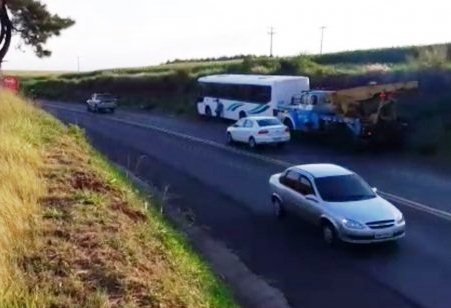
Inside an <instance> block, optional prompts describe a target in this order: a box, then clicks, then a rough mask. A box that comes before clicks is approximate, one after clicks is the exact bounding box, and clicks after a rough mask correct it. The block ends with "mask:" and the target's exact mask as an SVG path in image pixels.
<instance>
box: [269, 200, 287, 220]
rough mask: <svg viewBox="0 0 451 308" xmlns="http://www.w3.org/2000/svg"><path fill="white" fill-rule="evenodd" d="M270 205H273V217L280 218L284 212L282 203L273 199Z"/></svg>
mask: <svg viewBox="0 0 451 308" xmlns="http://www.w3.org/2000/svg"><path fill="white" fill-rule="evenodd" d="M272 205H273V209H274V215H275V216H276V217H277V218H282V217H283V216H284V214H285V211H284V209H283V206H282V202H280V200H279V199H277V198H273V200H272Z"/></svg>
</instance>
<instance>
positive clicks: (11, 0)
mask: <svg viewBox="0 0 451 308" xmlns="http://www.w3.org/2000/svg"><path fill="white" fill-rule="evenodd" d="M74 23H75V22H74V21H73V20H72V19H70V18H62V17H60V16H58V15H56V14H52V13H50V12H49V11H48V9H47V6H46V5H45V4H43V3H42V2H41V1H39V0H0V30H1V31H0V63H1V62H3V59H4V57H5V55H6V54H7V52H8V50H9V47H10V45H11V38H12V35H13V34H17V35H18V36H20V38H21V40H22V41H23V42H24V43H25V44H26V45H28V46H31V47H32V48H33V50H34V52H35V53H36V55H37V56H38V57H48V56H50V55H51V51H50V50H48V49H46V48H45V44H46V42H47V40H48V39H49V38H50V37H52V36H58V35H60V33H61V31H62V30H64V29H66V28H69V27H70V26H72V25H73V24H74Z"/></svg>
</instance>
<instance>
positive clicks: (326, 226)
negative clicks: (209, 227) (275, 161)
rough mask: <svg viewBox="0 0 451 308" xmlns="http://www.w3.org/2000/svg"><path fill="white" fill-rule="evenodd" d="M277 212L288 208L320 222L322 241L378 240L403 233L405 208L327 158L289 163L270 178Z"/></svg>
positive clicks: (306, 218) (289, 210) (311, 220)
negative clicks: (325, 159)
mask: <svg viewBox="0 0 451 308" xmlns="http://www.w3.org/2000/svg"><path fill="white" fill-rule="evenodd" d="M269 185H270V189H271V201H272V204H273V206H274V211H275V214H276V215H277V216H278V217H280V216H281V215H282V214H283V213H286V212H290V213H293V214H295V215H296V216H299V217H300V218H301V219H303V220H304V221H306V222H310V223H312V224H313V225H316V226H318V227H320V228H321V230H322V234H323V239H324V241H325V242H326V243H329V244H331V243H333V242H335V241H336V240H339V241H343V242H349V243H376V242H386V241H394V240H397V239H400V238H402V237H404V235H405V232H406V222H405V220H404V216H403V214H402V213H401V212H400V211H399V210H398V209H397V208H396V207H395V206H394V205H392V204H391V203H390V202H388V201H387V200H385V199H383V198H382V197H380V196H379V195H378V194H377V191H376V189H375V188H373V189H372V188H371V187H370V186H369V185H368V184H367V183H366V182H365V181H364V180H363V179H362V178H361V177H360V176H358V175H357V174H355V173H354V172H352V171H349V170H347V169H345V168H343V167H340V166H337V165H331V164H314V165H302V166H295V167H291V168H288V169H287V170H285V171H284V172H282V173H279V174H275V175H273V176H272V177H271V178H270V180H269Z"/></svg>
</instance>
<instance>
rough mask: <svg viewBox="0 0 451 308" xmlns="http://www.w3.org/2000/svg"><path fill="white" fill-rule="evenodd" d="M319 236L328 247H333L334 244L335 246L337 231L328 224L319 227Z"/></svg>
mask: <svg viewBox="0 0 451 308" xmlns="http://www.w3.org/2000/svg"><path fill="white" fill-rule="evenodd" d="M321 234H322V237H323V241H324V243H326V244H327V245H328V246H334V245H335V244H337V241H338V239H337V231H336V230H335V227H334V226H333V225H332V224H331V223H330V222H324V223H323V224H322V225H321Z"/></svg>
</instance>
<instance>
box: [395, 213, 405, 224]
mask: <svg viewBox="0 0 451 308" xmlns="http://www.w3.org/2000/svg"><path fill="white" fill-rule="evenodd" d="M403 222H405V219H404V215H403V214H399V215H398V217H396V223H397V224H398V225H400V224H402V223H403Z"/></svg>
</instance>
